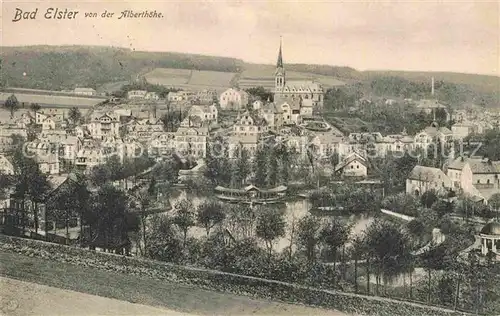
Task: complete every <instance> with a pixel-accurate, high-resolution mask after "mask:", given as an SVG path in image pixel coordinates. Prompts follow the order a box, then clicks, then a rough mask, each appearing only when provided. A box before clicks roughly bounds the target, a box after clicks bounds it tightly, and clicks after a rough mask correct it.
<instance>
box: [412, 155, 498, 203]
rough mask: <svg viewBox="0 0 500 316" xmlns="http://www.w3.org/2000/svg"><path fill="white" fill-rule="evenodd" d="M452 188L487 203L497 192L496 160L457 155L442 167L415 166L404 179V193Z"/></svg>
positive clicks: (448, 190)
mask: <svg viewBox="0 0 500 316" xmlns="http://www.w3.org/2000/svg"><path fill="white" fill-rule="evenodd" d="M431 190H433V191H435V192H438V193H442V194H446V193H447V192H450V191H453V192H455V193H459V194H464V195H467V196H469V197H471V198H472V199H474V200H476V201H483V202H484V203H487V202H488V200H489V199H490V198H491V197H492V196H493V195H494V194H496V193H500V161H491V160H489V159H487V158H484V157H479V156H472V157H464V156H461V157H458V158H457V159H455V160H454V161H453V162H451V163H450V164H449V165H448V166H446V168H445V169H444V170H443V169H439V168H432V167H426V166H415V168H414V169H413V170H412V171H411V173H410V175H409V176H408V179H407V180H406V193H407V194H413V195H416V196H420V195H422V194H424V193H425V192H427V191H431Z"/></svg>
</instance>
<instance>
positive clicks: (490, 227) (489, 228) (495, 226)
mask: <svg viewBox="0 0 500 316" xmlns="http://www.w3.org/2000/svg"><path fill="white" fill-rule="evenodd" d="M481 234H483V235H500V223H497V222H491V223H488V224H486V225H484V227H483V228H482V229H481Z"/></svg>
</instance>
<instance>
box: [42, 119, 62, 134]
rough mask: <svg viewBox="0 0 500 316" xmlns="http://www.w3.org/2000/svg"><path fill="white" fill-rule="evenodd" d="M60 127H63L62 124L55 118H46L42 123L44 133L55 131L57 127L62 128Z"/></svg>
mask: <svg viewBox="0 0 500 316" xmlns="http://www.w3.org/2000/svg"><path fill="white" fill-rule="evenodd" d="M60 126H61V124H60V122H57V121H56V117H55V116H49V117H46V118H45V119H44V120H43V121H42V131H47V130H55V129H56V127H60Z"/></svg>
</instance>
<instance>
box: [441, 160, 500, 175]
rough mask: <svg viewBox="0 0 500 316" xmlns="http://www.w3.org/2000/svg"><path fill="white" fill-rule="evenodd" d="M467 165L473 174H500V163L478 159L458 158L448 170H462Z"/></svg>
mask: <svg viewBox="0 0 500 316" xmlns="http://www.w3.org/2000/svg"><path fill="white" fill-rule="evenodd" d="M465 164H469V167H470V169H471V171H472V173H473V174H500V161H491V160H488V159H486V158H477V157H470V158H466V157H458V158H457V159H455V160H454V161H453V162H452V163H451V164H450V165H449V166H448V169H454V170H462V169H463V168H464V166H465Z"/></svg>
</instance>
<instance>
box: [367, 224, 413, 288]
mask: <svg viewBox="0 0 500 316" xmlns="http://www.w3.org/2000/svg"><path fill="white" fill-rule="evenodd" d="M366 243H367V246H368V248H369V249H370V255H371V256H373V257H374V259H375V262H374V263H375V267H376V280H377V283H376V286H377V288H376V292H377V295H378V294H379V284H380V277H381V276H382V275H383V276H384V281H385V280H388V279H390V278H391V277H393V276H395V275H398V274H400V273H401V272H404V271H406V270H407V267H406V265H407V264H408V262H410V260H409V257H410V256H411V254H410V246H409V241H408V238H407V237H406V236H405V235H404V234H403V233H402V232H401V231H400V230H399V228H398V227H397V226H396V225H394V224H393V223H391V222H387V221H376V222H375V223H373V224H372V225H370V226H369V227H368V229H367V231H366Z"/></svg>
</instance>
